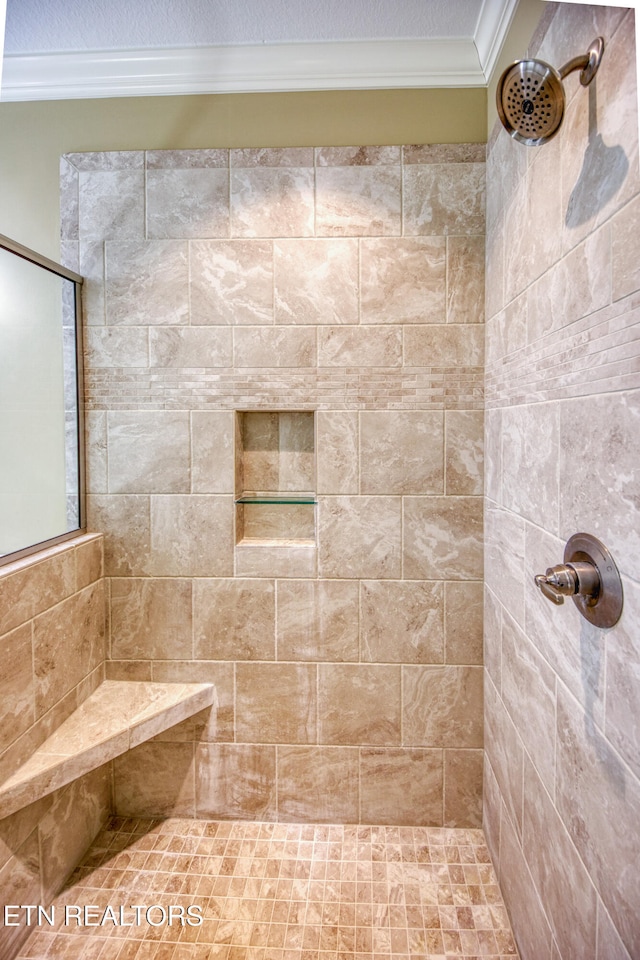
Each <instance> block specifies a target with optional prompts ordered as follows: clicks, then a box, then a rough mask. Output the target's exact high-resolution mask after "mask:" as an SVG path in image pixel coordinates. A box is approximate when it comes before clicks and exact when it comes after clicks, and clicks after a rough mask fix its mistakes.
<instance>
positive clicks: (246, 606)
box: [193, 579, 275, 660]
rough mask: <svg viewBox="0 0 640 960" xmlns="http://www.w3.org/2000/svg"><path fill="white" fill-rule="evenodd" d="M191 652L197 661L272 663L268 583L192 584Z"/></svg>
mask: <svg viewBox="0 0 640 960" xmlns="http://www.w3.org/2000/svg"><path fill="white" fill-rule="evenodd" d="M193 613H194V652H195V656H196V658H197V659H198V660H274V659H275V589H274V583H273V581H272V580H240V579H237V580H236V579H233V580H227V579H221V580H210V579H203V580H196V581H195V582H194V590H193Z"/></svg>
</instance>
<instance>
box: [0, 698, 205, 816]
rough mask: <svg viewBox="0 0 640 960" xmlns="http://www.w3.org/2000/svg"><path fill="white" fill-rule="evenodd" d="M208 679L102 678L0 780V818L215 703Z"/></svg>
mask: <svg viewBox="0 0 640 960" xmlns="http://www.w3.org/2000/svg"><path fill="white" fill-rule="evenodd" d="M215 697H216V694H215V687H214V685H213V684H211V683H152V682H146V681H133V680H105V681H104V682H103V683H101V684H100V686H99V687H98V688H97V689H96V690H95V691H94V692H93V693H92V694H91V696H89V697H88V698H87V699H86V700H85V701H84V703H82V704H81V705H80V706H79V707H78V708H77V709H76V710H74V712H73V713H72V714H71V716H69V717H68V718H67V719H66V720H65V721H64V723H62V724H61V725H60V726H59V727H58V728H57V730H56V731H55V732H54V733H53V734H51V736H50V737H48V738H47V740H45V742H44V743H43V744H42V745H41V746H40V747H38V749H37V750H35V752H34V753H33V754H32V755H31V757H30V758H29V759H28V760H27V761H26V762H25V763H23V764H22V766H21V767H20V768H19V769H18V770H17V771H16V772H15V773H14V774H13V775H12V776H11V777H9V778H8V779H7V780H5V781H4V783H2V784H0V819H2V818H3V817H7V816H9V815H10V814H11V813H15V812H16V811H17V810H20V809H21V808H22V807H26V806H27V805H28V804H30V803H34V802H35V801H36V800H39V799H40V798H41V797H44V796H47V794H49V793H53V792H54V790H58V789H59V788H60V787H64V786H66V784H68V783H71V781H72V780H76V779H77V778H78V777H82V776H84V775H85V774H86V773H89V772H90V771H91V770H95V769H96V768H97V767H100V766H102V764H103V763H107V762H108V761H109V760H113V759H114V757H118V756H120V755H121V754H123V753H126V751H127V750H130V749H131V748H132V747H136V746H138V744H140V743H143V742H144V741H145V740H150V739H151V738H152V737H155V736H156V734H158V733H162V732H163V731H164V730H167V729H168V728H169V727H172V726H173V725H174V724H176V723H180V721H182V720H186V719H187V717H190V716H193V714H195V713H198V712H199V711H200V710H204V709H205V708H206V707H209V706H211V705H212V704H213V703H214V702H215Z"/></svg>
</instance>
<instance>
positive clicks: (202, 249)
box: [189, 240, 273, 325]
mask: <svg viewBox="0 0 640 960" xmlns="http://www.w3.org/2000/svg"><path fill="white" fill-rule="evenodd" d="M189 257H190V260H189V264H190V274H189V298H190V304H191V323H192V324H204V325H215V324H231V325H235V324H241V323H249V324H264V323H272V322H273V243H272V241H271V240H229V241H225V240H194V241H192V242H191V243H190V244H189Z"/></svg>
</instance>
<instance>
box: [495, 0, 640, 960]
mask: <svg viewBox="0 0 640 960" xmlns="http://www.w3.org/2000/svg"><path fill="white" fill-rule="evenodd" d="M598 35H601V36H603V37H604V39H605V45H606V46H605V53H604V58H603V60H602V64H601V67H600V70H599V72H598V75H597V77H596V79H595V80H594V81H593V83H592V84H591V86H590V87H589V88H588V89H585V88H583V87H581V86H580V84H579V82H578V78H577V75H572V76H571V77H569V78H567V80H566V81H565V87H566V90H567V95H568V101H569V102H568V107H567V112H566V115H565V119H564V122H563V126H562V128H561V129H560V131H559V133H558V134H557V136H556V137H555V138H554V139H553V140H551V141H550V142H549V143H548V144H546V145H544V146H542V147H539V148H535V149H527V148H525V147H523V146H521V145H520V144H518V143H515V142H514V141H512V140H510V139H509V137H508V136H507V135H506V133H505V132H504V131H503V130H502V129H501V128H500V129H499V132H497V136H496V135H494V136H493V137H492V138H491V140H490V144H489V152H488V168H487V190H488V194H487V244H488V251H487V253H488V256H487V371H486V378H487V397H486V404H487V409H486V456H487V470H486V492H487V510H486V514H485V521H486V556H485V577H486V585H487V590H486V600H485V603H486V613H485V616H486V640H485V662H486V675H487V676H486V688H485V695H486V703H485V713H486V727H485V738H486V761H485V829H486V832H487V838H488V841H489V845H490V848H491V852H492V856H493V858H494V862H495V864H496V866H497V868H498V871H499V878H500V882H501V886H502V890H503V893H504V897H505V901H506V903H507V907H508V909H509V910H510V913H511V917H512V922H513V925H514V930H515V934H516V937H517V939H518V941H519V947H520V951H521V955H522V957H523V960H551V958H562V960H568V958H580V960H588V958H589V960H591V958H598V960H628V958H629V957H637V956H640V923H639V920H638V915H639V914H638V905H639V902H638V891H639V890H640V872H639V871H640V866H639V865H640V833H639V832H638V824H639V823H640V712H639V710H640V708H639V704H640V645H639V641H640V632H639V630H638V623H639V622H640V584H639V579H640V575H639V571H640V550H639V538H638V531H639V530H640V489H639V486H638V475H639V471H638V466H639V461H638V451H639V450H640V375H639V371H640V352H639V349H638V345H639V344H640V339H639V338H638V332H639V330H640V327H639V320H640V312H639V310H640V252H639V250H640V248H639V246H638V231H639V223H640V222H639V217H640V175H639V168H638V135H637V110H638V102H637V97H636V66H635V64H636V58H635V49H634V22H633V11H629V10H624V9H617V8H605V7H600V6H598V7H588V6H582V5H574V4H558V5H555V4H550V5H549V11H548V14H547V15H546V17H545V20H544V21H543V24H542V25H541V28H540V29H539V32H538V34H537V36H536V38H534V41H533V42H532V48H531V51H530V52H531V53H532V54H533V55H534V56H537V57H540V58H541V59H543V60H545V61H548V62H549V63H552V64H554V65H555V66H559V65H561V64H562V63H565V62H566V61H567V60H569V59H570V58H571V57H573V56H575V55H577V54H579V53H582V52H584V51H585V50H586V49H587V47H588V45H589V43H590V42H591V41H592V40H593V38H594V37H596V36H598ZM522 54H524V51H522ZM582 531H585V532H588V533H592V534H595V536H597V537H599V538H600V539H601V540H602V541H603V542H604V543H605V544H606V545H607V546H608V547H609V549H610V550H611V551H612V553H613V556H614V558H615V560H616V561H617V563H618V566H619V568H620V572H621V574H622V579H623V586H624V603H625V607H624V611H623V614H622V618H621V619H620V621H619V623H618V624H617V625H616V626H615V627H613V628H612V629H610V630H600V629H597V628H595V627H592V626H591V625H590V624H589V623H587V621H586V620H584V619H582V618H581V617H580V615H579V614H578V611H577V609H576V608H575V606H574V604H573V603H572V602H571V601H567V602H566V603H565V604H564V605H563V606H560V607H557V606H553V605H552V604H551V603H549V602H548V601H547V600H546V599H545V598H544V597H543V596H542V595H541V594H540V593H539V591H537V589H536V587H535V585H534V581H533V577H534V575H535V574H537V573H544V571H545V569H546V568H547V567H548V566H552V565H553V564H556V563H561V562H562V557H563V549H564V543H565V542H566V540H567V539H568V538H569V537H570V536H571V535H572V534H573V533H577V532H582Z"/></svg>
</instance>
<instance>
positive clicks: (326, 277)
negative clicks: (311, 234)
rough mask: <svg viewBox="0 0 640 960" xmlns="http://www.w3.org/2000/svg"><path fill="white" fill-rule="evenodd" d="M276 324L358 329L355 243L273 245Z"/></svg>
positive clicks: (288, 242) (321, 241)
mask: <svg viewBox="0 0 640 960" xmlns="http://www.w3.org/2000/svg"><path fill="white" fill-rule="evenodd" d="M274 275H275V320H276V323H281V324H284V323H295V324H304V323H314V324H339V323H358V241H357V240H341V239H336V240H333V239H327V240H324V239H308V240H307V239H301V240H300V239H295V240H276V242H275V243H274Z"/></svg>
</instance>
